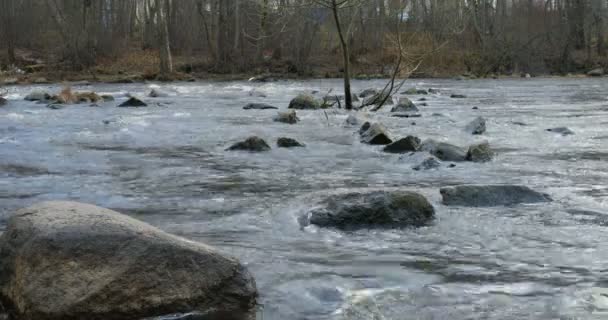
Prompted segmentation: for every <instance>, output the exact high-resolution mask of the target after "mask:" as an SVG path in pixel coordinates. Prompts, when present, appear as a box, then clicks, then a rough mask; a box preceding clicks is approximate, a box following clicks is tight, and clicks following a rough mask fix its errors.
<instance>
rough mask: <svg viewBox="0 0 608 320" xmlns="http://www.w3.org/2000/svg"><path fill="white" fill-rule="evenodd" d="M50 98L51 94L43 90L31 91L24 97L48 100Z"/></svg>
mask: <svg viewBox="0 0 608 320" xmlns="http://www.w3.org/2000/svg"><path fill="white" fill-rule="evenodd" d="M50 99H51V95H50V94H49V93H48V92H44V91H32V92H30V94H28V95H27V96H26V97H25V100H27V101H48V100H50Z"/></svg>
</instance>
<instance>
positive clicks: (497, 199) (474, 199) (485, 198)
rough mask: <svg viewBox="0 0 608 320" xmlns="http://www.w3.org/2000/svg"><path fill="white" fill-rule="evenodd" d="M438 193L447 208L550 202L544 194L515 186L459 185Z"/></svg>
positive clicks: (549, 198) (443, 189)
mask: <svg viewBox="0 0 608 320" xmlns="http://www.w3.org/2000/svg"><path fill="white" fill-rule="evenodd" d="M440 193H441V196H442V198H443V203H444V204H445V205H448V206H464V207H495V206H511V205H516V204H521V203H539V202H549V201H551V197H549V196H548V195H546V194H543V193H540V192H537V191H534V190H532V189H530V188H528V187H525V186H516V185H461V186H455V187H446V188H441V190H440Z"/></svg>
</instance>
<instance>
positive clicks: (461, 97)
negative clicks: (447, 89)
mask: <svg viewBox="0 0 608 320" xmlns="http://www.w3.org/2000/svg"><path fill="white" fill-rule="evenodd" d="M466 97H467V96H465V95H464V94H453V95H451V96H450V98H453V99H464V98H466Z"/></svg>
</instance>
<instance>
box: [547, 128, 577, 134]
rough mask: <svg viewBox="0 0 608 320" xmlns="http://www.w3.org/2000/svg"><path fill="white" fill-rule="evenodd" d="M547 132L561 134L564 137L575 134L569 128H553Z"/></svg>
mask: <svg viewBox="0 0 608 320" xmlns="http://www.w3.org/2000/svg"><path fill="white" fill-rule="evenodd" d="M547 131H549V132H554V133H559V134H561V135H562V136H569V135H572V134H574V131H572V130H570V129H569V128H566V127H557V128H551V129H547Z"/></svg>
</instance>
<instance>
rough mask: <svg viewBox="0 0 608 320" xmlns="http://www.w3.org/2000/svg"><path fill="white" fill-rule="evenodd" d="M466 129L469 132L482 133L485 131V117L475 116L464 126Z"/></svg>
mask: <svg viewBox="0 0 608 320" xmlns="http://www.w3.org/2000/svg"><path fill="white" fill-rule="evenodd" d="M466 131H467V132H468V133H471V134H484V133H485V132H486V119H484V118H483V117H477V118H475V119H474V120H473V121H471V122H470V123H469V124H468V125H467V126H466Z"/></svg>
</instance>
